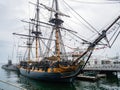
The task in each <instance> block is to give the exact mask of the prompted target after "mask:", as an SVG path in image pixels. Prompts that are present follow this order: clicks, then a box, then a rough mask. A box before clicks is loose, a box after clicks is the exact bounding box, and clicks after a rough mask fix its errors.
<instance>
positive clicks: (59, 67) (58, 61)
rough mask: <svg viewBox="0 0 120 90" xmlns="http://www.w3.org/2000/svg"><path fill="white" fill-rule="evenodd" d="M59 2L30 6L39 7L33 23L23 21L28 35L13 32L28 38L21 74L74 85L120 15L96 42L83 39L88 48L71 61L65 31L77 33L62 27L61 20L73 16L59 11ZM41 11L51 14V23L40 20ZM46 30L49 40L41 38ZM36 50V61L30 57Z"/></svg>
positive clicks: (38, 3) (21, 63) (32, 19)
mask: <svg viewBox="0 0 120 90" xmlns="http://www.w3.org/2000/svg"><path fill="white" fill-rule="evenodd" d="M58 1H59V0H53V1H52V7H48V6H46V5H44V4H42V3H41V2H40V1H39V0H37V3H36V4H34V3H31V4H33V5H35V6H36V13H35V18H30V21H24V20H22V21H23V22H25V23H28V24H29V26H30V27H29V34H28V35H25V34H17V33H13V34H14V35H20V36H23V37H27V50H28V53H27V54H26V56H27V58H24V59H23V60H21V61H20V63H19V65H18V68H19V71H20V73H21V74H22V75H24V76H26V77H29V78H33V79H36V80H43V81H53V82H72V81H73V80H74V78H75V77H76V76H77V75H78V74H79V73H80V72H82V71H83V69H84V67H85V66H86V64H87V62H88V60H89V58H90V57H91V55H92V53H93V51H94V49H95V47H96V45H99V42H100V41H101V40H102V39H103V38H106V35H107V32H108V31H109V30H110V28H111V27H112V26H113V25H114V24H115V23H116V22H118V20H119V18H120V16H119V17H118V18H117V19H116V20H115V21H114V22H113V23H112V24H111V25H110V26H109V27H108V28H107V29H105V30H103V31H102V32H101V33H99V34H98V37H97V38H96V39H94V40H93V42H88V41H86V40H83V41H84V42H85V43H87V44H88V47H87V48H86V50H84V51H82V52H80V54H77V55H75V54H74V55H73V56H76V57H75V58H73V59H72V60H71V59H69V57H70V55H68V54H67V52H66V49H65V44H64V42H63V41H64V38H63V35H62V31H67V32H72V33H73V34H74V35H75V36H76V34H75V33H76V32H75V31H73V30H70V29H67V28H64V27H63V24H64V21H63V20H62V19H61V17H62V16H64V17H70V16H69V15H66V14H64V13H62V12H60V10H59V2H58ZM40 8H44V9H46V10H47V11H49V12H50V18H49V21H48V22H44V21H41V17H39V16H40V15H39V14H41V13H40V10H41V9H40ZM43 27H47V30H48V32H49V35H48V38H46V37H43V35H42V32H43V31H44V29H43ZM42 29H43V30H42ZM50 30H51V31H50ZM46 34H47V32H46ZM77 37H79V36H77ZM115 39H116V38H115ZM41 42H42V43H43V46H42V44H41ZM33 46H34V47H33ZM33 48H34V49H35V50H34V51H35V58H31V54H32V53H31V50H32V49H33ZM42 48H44V50H43V49H42Z"/></svg>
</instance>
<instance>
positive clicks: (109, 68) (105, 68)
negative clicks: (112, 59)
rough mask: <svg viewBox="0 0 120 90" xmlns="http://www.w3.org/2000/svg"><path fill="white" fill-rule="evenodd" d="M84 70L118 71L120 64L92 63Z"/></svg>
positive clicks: (119, 70)
mask: <svg viewBox="0 0 120 90" xmlns="http://www.w3.org/2000/svg"><path fill="white" fill-rule="evenodd" d="M84 71H105V72H120V65H113V64H109V65H94V66H86V67H85V68H84Z"/></svg>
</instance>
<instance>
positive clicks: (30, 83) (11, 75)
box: [0, 64, 120, 90]
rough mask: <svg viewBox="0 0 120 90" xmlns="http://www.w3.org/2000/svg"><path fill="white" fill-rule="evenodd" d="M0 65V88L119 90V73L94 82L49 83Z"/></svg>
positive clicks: (27, 89)
mask: <svg viewBox="0 0 120 90" xmlns="http://www.w3.org/2000/svg"><path fill="white" fill-rule="evenodd" d="M1 66H2V64H0V90H120V75H119V74H118V77H116V76H115V77H109V78H107V77H106V78H101V79H100V80H97V81H95V82H91V81H81V80H75V81H74V82H73V83H50V82H42V81H36V80H33V79H29V78H26V77H24V76H21V75H20V74H19V73H17V72H15V71H8V70H4V69H2V68H1Z"/></svg>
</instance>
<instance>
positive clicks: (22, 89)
mask: <svg viewBox="0 0 120 90" xmlns="http://www.w3.org/2000/svg"><path fill="white" fill-rule="evenodd" d="M0 82H2V83H5V84H8V85H11V86H14V87H16V88H19V89H21V90H26V89H24V88H22V87H20V86H18V85H15V84H13V83H10V82H7V81H3V80H0ZM3 90H4V89H3Z"/></svg>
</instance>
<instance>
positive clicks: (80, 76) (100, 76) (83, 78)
mask: <svg viewBox="0 0 120 90" xmlns="http://www.w3.org/2000/svg"><path fill="white" fill-rule="evenodd" d="M104 77H106V75H105V74H97V75H96V76H87V75H83V74H79V75H78V76H77V79H78V80H84V81H97V80H99V79H100V78H104Z"/></svg>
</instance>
